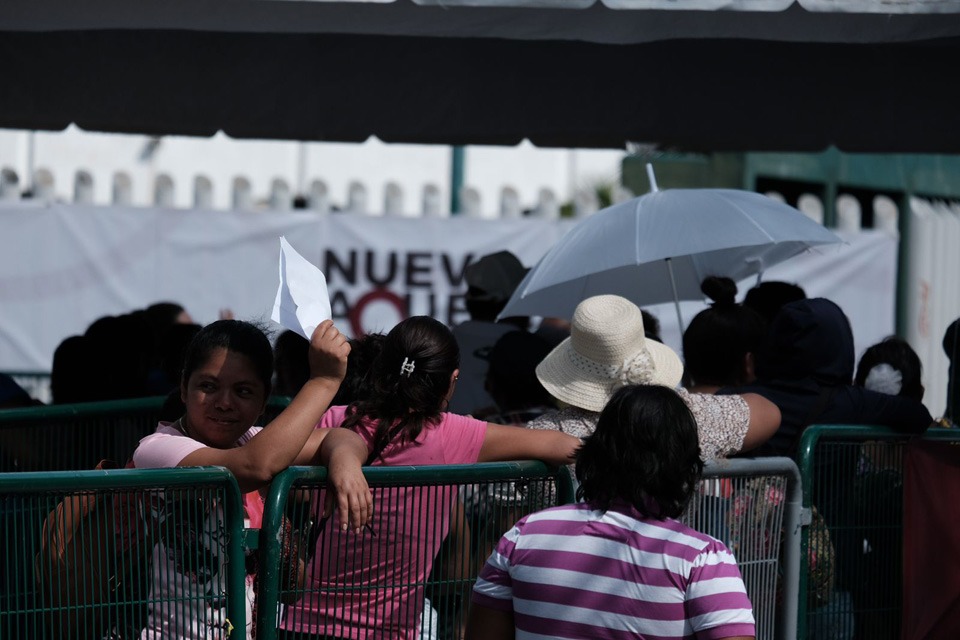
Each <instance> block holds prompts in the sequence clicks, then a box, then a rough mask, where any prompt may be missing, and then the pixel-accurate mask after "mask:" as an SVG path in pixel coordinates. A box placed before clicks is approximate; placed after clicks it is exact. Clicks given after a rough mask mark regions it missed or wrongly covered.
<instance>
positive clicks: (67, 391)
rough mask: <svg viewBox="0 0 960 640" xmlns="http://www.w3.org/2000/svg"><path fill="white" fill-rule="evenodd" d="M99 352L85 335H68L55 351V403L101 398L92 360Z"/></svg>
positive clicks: (52, 391)
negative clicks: (91, 346)
mask: <svg viewBox="0 0 960 640" xmlns="http://www.w3.org/2000/svg"><path fill="white" fill-rule="evenodd" d="M94 359H95V354H94V353H93V351H92V350H91V349H90V342H89V341H88V340H87V338H85V337H84V336H70V337H69V338H65V339H64V340H63V341H62V342H60V344H59V345H57V348H56V350H55V351H54V352H53V366H52V368H51V370H50V395H51V397H52V400H53V404H73V403H75V402H92V401H94V400H99V399H100V397H99V395H98V394H99V392H98V390H97V388H96V387H97V384H98V380H97V376H96V375H92V372H91V367H90V363H91V362H93V361H94Z"/></svg>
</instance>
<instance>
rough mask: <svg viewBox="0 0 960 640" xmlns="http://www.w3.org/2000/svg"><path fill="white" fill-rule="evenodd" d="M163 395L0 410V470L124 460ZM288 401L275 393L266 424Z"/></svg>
mask: <svg viewBox="0 0 960 640" xmlns="http://www.w3.org/2000/svg"><path fill="white" fill-rule="evenodd" d="M164 401H165V398H164V397H153V398H138V399H133V400H114V401H105V402H85V403H81V404H64V405H52V406H38V407H30V408H26V409H7V410H0V472H6V471H74V470H84V469H93V468H94V467H95V466H96V464H97V463H98V462H100V460H104V459H106V460H114V461H116V462H119V463H124V462H126V461H127V460H128V459H129V458H130V456H131V455H132V454H133V451H134V449H136V447H137V444H138V443H139V442H140V439H141V438H143V437H145V436H147V435H149V434H151V433H153V432H154V430H155V429H156V428H157V422H158V421H159V420H160V416H161V408H162V407H163V404H164ZM288 404H290V398H287V397H279V396H278V397H273V398H270V400H269V402H268V404H267V411H266V412H265V415H264V421H265V422H264V424H266V421H269V420H270V419H271V418H272V417H274V416H275V415H276V414H278V413H279V412H280V411H282V410H283V408H284V407H286V406H287V405H288Z"/></svg>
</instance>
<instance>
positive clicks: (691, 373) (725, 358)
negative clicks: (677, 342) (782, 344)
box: [683, 276, 767, 387]
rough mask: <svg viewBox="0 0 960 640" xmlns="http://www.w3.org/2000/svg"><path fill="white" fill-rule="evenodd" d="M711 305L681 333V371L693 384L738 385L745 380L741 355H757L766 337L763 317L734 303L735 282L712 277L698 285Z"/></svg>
mask: <svg viewBox="0 0 960 640" xmlns="http://www.w3.org/2000/svg"><path fill="white" fill-rule="evenodd" d="M700 290H701V291H703V293H704V295H706V296H707V297H708V298H710V299H711V300H713V304H712V305H711V306H710V307H708V308H707V309H704V310H703V311H701V312H700V313H698V314H697V315H696V316H694V318H693V320H691V321H690V325H689V326H687V330H686V331H684V332H683V368H684V373H685V374H686V375H687V376H688V377H689V378H690V379H691V380H692V381H693V383H694V384H710V385H719V386H721V387H723V386H728V385H740V384H744V383H747V382H750V380H747V379H746V377H745V372H744V358H745V357H746V355H747V354H748V353H752V354H753V355H754V357H756V355H757V353H758V352H759V350H760V348H761V346H762V345H763V341H764V338H765V336H766V331H767V326H766V322H765V321H764V319H763V318H762V317H761V316H760V314H758V313H757V312H756V311H754V310H753V309H750V308H748V307H745V306H743V305H740V304H737V303H736V300H735V299H736V295H737V284H736V283H735V282H734V281H733V280H731V279H730V278H724V277H717V276H711V277H709V278H706V279H705V280H704V281H703V283H702V284H701V286H700Z"/></svg>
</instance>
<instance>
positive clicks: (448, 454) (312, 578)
mask: <svg viewBox="0 0 960 640" xmlns="http://www.w3.org/2000/svg"><path fill="white" fill-rule="evenodd" d="M459 362H460V354H459V349H458V347H457V342H456V340H455V339H454V337H453V334H452V332H451V331H450V329H448V328H447V327H446V326H445V325H444V324H442V323H440V322H438V321H436V320H434V319H432V318H429V317H426V316H416V317H413V318H408V319H406V320H404V321H403V322H401V323H400V324H398V325H397V326H396V327H394V329H393V330H391V331H390V333H389V334H388V335H387V337H386V339H385V340H384V344H383V349H382V351H381V353H380V355H379V356H378V357H377V359H376V360H375V361H374V363H373V368H372V370H371V372H370V376H371V378H370V387H371V392H370V394H369V396H368V397H367V398H365V399H361V400H360V401H358V402H355V403H353V404H351V405H349V406H347V407H342V406H340V407H331V408H330V410H329V411H328V412H327V413H326V414H325V415H324V417H323V420H322V421H321V423H320V426H321V427H324V428H334V427H344V428H346V429H349V430H351V431H355V432H356V433H357V434H359V435H360V437H361V438H363V440H364V441H365V442H366V443H367V448H368V450H369V451H370V457H368V464H372V465H435V464H472V463H475V462H493V461H501V460H517V459H529V458H534V459H540V460H543V461H545V462H548V463H550V464H557V465H559V464H567V463H570V462H571V461H572V460H573V456H574V454H575V451H576V449H577V447H578V446H579V445H580V441H579V439H577V438H575V437H573V436H570V435H567V434H564V433H559V432H555V431H532V430H527V429H518V428H516V427H512V426H504V425H498V424H491V423H487V422H484V421H480V420H476V419H474V418H470V417H467V416H461V415H456V414H452V413H448V412H446V408H447V404H448V402H449V400H450V397H451V396H452V395H453V391H454V389H455V388H456V383H457V376H458V374H459ZM374 493H375V494H376V495H375V499H376V502H377V517H376V520H375V526H376V531H375V532H374V533H375V535H376V536H377V539H376V544H367V545H364V544H362V543H363V539H356V536H357V535H359V536H373V535H374V533H371V532H369V531H364V532H362V533H360V534H349V535H346V536H344V535H340V536H331V535H322V536H320V538H319V540H318V543H317V551H316V556H315V558H314V562H313V563H312V564H311V565H310V566H309V568H308V576H307V589H308V592H307V593H306V594H305V595H304V597H303V598H301V599H300V600H299V601H298V602H297V603H296V604H294V605H293V606H291V607H288V609H287V611H286V614H285V616H284V619H283V622H282V623H281V628H282V629H283V631H284V635H282V636H281V637H283V638H285V640H291V639H294V638H316V637H318V636H319V637H326V638H350V639H353V640H368V639H372V638H385V639H386V638H390V639H412V638H417V637H419V636H418V634H419V632H420V630H419V629H418V627H419V624H420V622H419V621H420V614H421V612H422V610H423V605H424V599H423V588H422V584H423V582H424V581H425V580H426V579H427V577H428V576H429V574H430V571H431V569H432V567H433V561H434V558H435V556H436V555H437V551H438V549H439V548H440V543H441V542H442V541H443V539H444V537H445V536H446V535H447V533H448V531H449V530H450V520H451V511H452V510H453V508H454V507H455V506H456V505H457V492H456V487H449V486H447V487H436V488H434V487H431V488H403V487H401V488H398V489H397V488H391V489H389V490H387V489H384V490H379V491H378V490H375V491H374ZM428 495H429V499H430V500H432V503H433V504H434V505H440V506H439V507H438V508H436V509H431V510H429V512H425V511H427V510H426V509H423V508H421V505H422V504H425V503H424V502H423V501H424V500H425V499H427V496H428ZM427 520H429V523H430V526H426V524H425V523H426V522H427ZM416 522H420V525H418V524H413V523H416ZM368 540H369V538H368ZM357 549H360V551H357ZM383 550H388V551H383ZM338 585H340V586H342V585H351V586H356V587H357V589H356V590H355V591H354V592H353V593H352V595H350V594H344V593H343V592H342V591H341V592H340V593H339V594H338V595H337V596H336V597H333V596H330V597H324V596H323V594H324V592H325V591H330V590H333V589H335V588H336V587H337V586H338ZM397 585H401V586H397Z"/></svg>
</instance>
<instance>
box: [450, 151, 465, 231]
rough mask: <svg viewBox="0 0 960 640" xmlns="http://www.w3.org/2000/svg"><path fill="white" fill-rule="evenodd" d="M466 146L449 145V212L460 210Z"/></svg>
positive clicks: (458, 211) (455, 213) (454, 212)
mask: <svg viewBox="0 0 960 640" xmlns="http://www.w3.org/2000/svg"><path fill="white" fill-rule="evenodd" d="M465 150H466V147H463V146H462V145H457V146H455V147H451V154H450V213H451V214H452V215H457V214H458V213H460V211H461V205H460V190H461V189H463V168H464V164H465V158H466V153H465Z"/></svg>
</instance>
